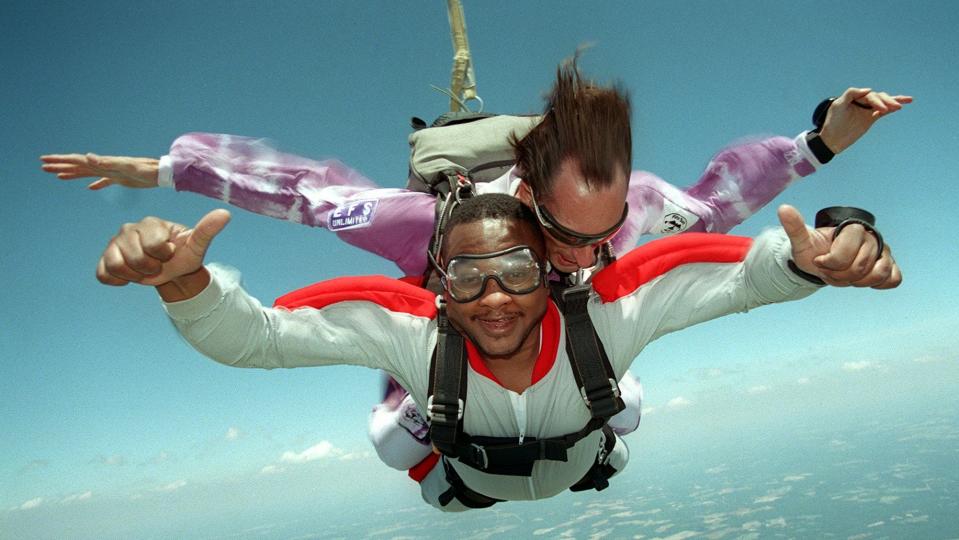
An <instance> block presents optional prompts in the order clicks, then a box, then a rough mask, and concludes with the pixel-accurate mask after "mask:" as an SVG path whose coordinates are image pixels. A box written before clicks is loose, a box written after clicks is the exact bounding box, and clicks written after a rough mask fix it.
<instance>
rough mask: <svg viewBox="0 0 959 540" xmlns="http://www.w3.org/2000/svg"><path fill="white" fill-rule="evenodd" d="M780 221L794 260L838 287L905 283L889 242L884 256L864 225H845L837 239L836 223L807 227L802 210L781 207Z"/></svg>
mask: <svg viewBox="0 0 959 540" xmlns="http://www.w3.org/2000/svg"><path fill="white" fill-rule="evenodd" d="M779 221H780V222H781V223H782V225H783V229H785V231H786V235H787V236H789V241H790V242H791V243H792V248H793V261H794V262H795V263H796V266H798V267H799V269H800V270H802V271H803V272H806V273H809V274H812V275H814V276H817V277H819V278H820V279H822V280H823V281H825V282H826V283H827V284H829V285H834V286H836V287H846V286H853V287H872V288H873V289H892V288H894V287H898V286H899V284H900V283H902V273H901V272H900V271H899V266H898V265H896V261H895V260H893V258H892V252H891V251H890V250H889V246H885V248H884V249H883V252H882V254H881V256H880V254H879V253H878V251H877V250H878V247H879V242H878V241H877V240H876V237H875V236H873V235H872V234H870V233H869V232H868V231H866V229H865V228H864V227H863V226H862V225H858V224H852V225H849V226H847V227H844V228H843V229H842V231H840V232H839V236H837V237H836V238H835V239H833V230H834V229H835V228H834V227H822V228H819V229H813V230H810V229H807V228H806V223H805V222H804V221H803V218H802V216H801V215H800V214H799V211H798V210H796V209H795V208H793V207H792V206H788V205H783V206H780V207H779Z"/></svg>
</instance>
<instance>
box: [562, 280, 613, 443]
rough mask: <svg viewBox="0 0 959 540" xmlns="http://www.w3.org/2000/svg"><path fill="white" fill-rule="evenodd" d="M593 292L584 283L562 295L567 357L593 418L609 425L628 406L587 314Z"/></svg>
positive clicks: (566, 290)
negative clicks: (587, 305)
mask: <svg viewBox="0 0 959 540" xmlns="http://www.w3.org/2000/svg"><path fill="white" fill-rule="evenodd" d="M589 291H590V286H589V284H586V283H582V284H579V285H574V286H572V287H569V288H567V289H565V290H563V291H562V292H561V293H560V295H561V298H562V304H561V307H562V310H563V317H564V318H565V320H566V353H567V354H568V355H569V362H570V364H571V365H572V367H573V375H574V376H575V377H576V384H577V385H579V389H580V394H581V396H582V398H583V401H585V402H586V406H587V407H589V412H590V414H591V415H592V417H593V419H600V420H602V423H603V424H605V423H606V422H607V421H609V419H610V418H612V417H613V416H614V415H615V414H616V413H618V412H619V411H621V410H623V409H624V408H626V405H625V404H624V403H623V399H622V397H620V392H619V385H618V384H616V376H615V374H614V372H613V367H612V366H611V365H610V363H609V358H608V357H607V355H606V350H605V349H604V348H603V343H602V342H601V341H600V340H599V336H597V335H596V329H595V328H594V327H593V322H592V320H590V318H589V312H588V311H587V310H586V303H587V302H588V301H589Z"/></svg>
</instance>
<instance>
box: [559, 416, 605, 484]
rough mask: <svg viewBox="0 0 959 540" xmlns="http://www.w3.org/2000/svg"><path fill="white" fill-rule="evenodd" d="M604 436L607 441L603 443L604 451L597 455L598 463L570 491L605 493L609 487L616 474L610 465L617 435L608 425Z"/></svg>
mask: <svg viewBox="0 0 959 540" xmlns="http://www.w3.org/2000/svg"><path fill="white" fill-rule="evenodd" d="M603 435H605V436H606V440H604V441H603V449H602V451H601V452H600V453H599V454H597V455H596V463H594V464H593V466H592V467H590V468H589V470H588V471H586V474H584V475H583V478H581V479H580V480H579V482H576V483H575V484H573V485H572V486H570V488H569V490H570V491H586V490H588V489H595V490H596V491H603V490H604V489H606V488H608V487H609V479H610V478H612V476H613V475H614V474H616V469H615V468H614V467H613V466H612V465H610V464H609V463H608V461H609V455H610V453H612V451H613V447H614V446H616V434H615V433H613V428H611V427H609V425H606V426H603Z"/></svg>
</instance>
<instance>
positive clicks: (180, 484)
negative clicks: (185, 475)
mask: <svg viewBox="0 0 959 540" xmlns="http://www.w3.org/2000/svg"><path fill="white" fill-rule="evenodd" d="M186 484H187V482H186V480H182V479H181V480H177V481H175V482H170V483H169V484H166V485H164V486H160V487H158V488H156V489H154V491H159V492H162V493H170V492H171V491H176V490H178V489H180V488H181V487H183V486H185V485H186Z"/></svg>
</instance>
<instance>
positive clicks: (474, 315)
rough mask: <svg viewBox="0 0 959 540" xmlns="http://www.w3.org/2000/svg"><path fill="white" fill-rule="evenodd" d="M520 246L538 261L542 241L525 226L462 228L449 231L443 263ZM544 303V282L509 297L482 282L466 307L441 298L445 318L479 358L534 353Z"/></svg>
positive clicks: (485, 223)
mask: <svg viewBox="0 0 959 540" xmlns="http://www.w3.org/2000/svg"><path fill="white" fill-rule="evenodd" d="M521 245H527V246H530V247H531V248H532V249H533V251H534V252H535V253H536V255H537V257H540V258H542V253H543V241H542V238H541V237H540V235H539V234H537V233H536V232H535V231H534V230H533V229H532V227H531V226H530V225H529V224H527V223H519V222H516V221H512V220H501V219H488V220H481V221H476V222H473V223H464V224H460V225H457V226H456V227H455V228H454V229H453V230H452V231H450V233H449V236H448V237H447V239H446V249H445V250H444V251H445V253H444V256H443V259H444V261H449V260H451V259H453V258H454V257H456V256H457V255H483V254H487V253H495V252H498V251H502V250H506V249H509V248H511V247H514V246H521ZM444 264H445V263H444ZM544 264H545V263H544ZM548 298H549V289H548V288H547V286H546V284H545V280H544V284H543V286H541V287H539V288H537V289H536V290H534V291H533V292H530V293H526V294H513V293H510V292H508V291H506V290H504V289H503V288H501V287H500V285H499V283H497V282H496V280H494V279H488V280H486V284H485V287H484V288H483V291H482V293H481V295H480V297H479V298H477V299H476V300H473V301H471V302H462V303H461V302H456V301H454V300H452V299H451V298H450V297H449V295H448V294H447V313H448V315H449V318H450V321H452V322H453V324H454V325H455V326H456V328H457V329H458V330H459V331H460V332H462V333H464V334H465V335H466V337H468V338H469V339H470V340H471V341H472V342H473V344H474V345H476V348H477V349H479V351H480V352H481V353H482V354H483V355H484V356H486V357H487V358H508V357H511V356H513V355H515V354H517V353H518V352H520V351H527V350H537V349H538V348H539V331H538V330H539V323H540V321H542V320H543V316H544V315H545V314H546V302H547V300H548Z"/></svg>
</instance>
